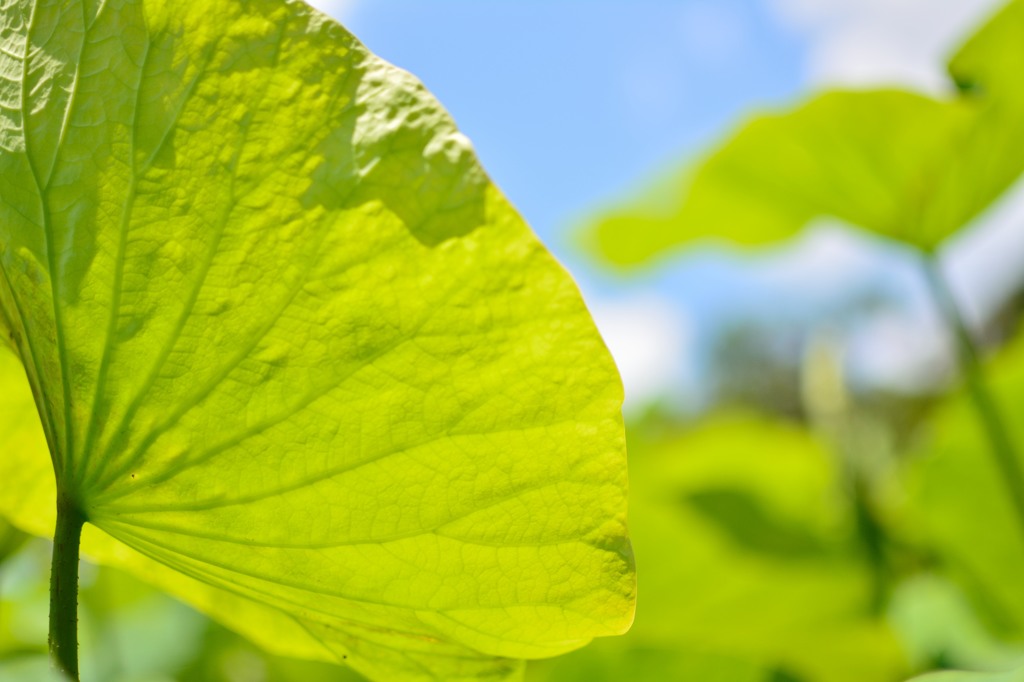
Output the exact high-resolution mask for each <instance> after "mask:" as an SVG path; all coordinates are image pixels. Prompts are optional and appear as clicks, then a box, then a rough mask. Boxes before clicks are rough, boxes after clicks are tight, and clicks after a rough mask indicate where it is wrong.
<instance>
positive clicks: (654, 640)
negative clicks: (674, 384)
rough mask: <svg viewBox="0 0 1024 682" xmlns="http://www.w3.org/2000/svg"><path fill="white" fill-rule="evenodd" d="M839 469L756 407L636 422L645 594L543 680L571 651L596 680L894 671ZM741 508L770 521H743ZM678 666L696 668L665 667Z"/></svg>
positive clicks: (824, 680)
mask: <svg viewBox="0 0 1024 682" xmlns="http://www.w3.org/2000/svg"><path fill="white" fill-rule="evenodd" d="M837 469H838V462H837V461H836V459H835V458H834V457H833V456H832V455H831V454H830V453H829V452H828V450H827V448H825V447H824V446H823V445H822V444H821V443H820V442H819V441H818V440H817V439H816V438H815V437H813V436H812V435H811V434H809V433H808V432H807V431H806V430H805V429H803V428H800V427H797V426H794V425H789V424H785V423H773V422H771V421H768V420H765V419H760V418H754V417H743V416H718V417H715V418H712V419H710V420H708V421H707V422H705V423H703V424H701V425H699V426H697V427H695V428H693V429H692V430H688V431H686V432H684V433H682V434H679V433H671V432H669V433H663V434H662V435H657V436H655V435H646V434H645V433H644V432H643V431H642V430H639V429H634V430H632V431H631V432H630V483H631V498H630V528H631V531H632V535H633V539H634V543H635V544H636V547H637V551H638V555H639V557H640V560H641V570H642V576H643V580H642V581H641V585H640V587H641V593H642V595H649V598H645V597H643V596H642V597H641V599H640V602H639V604H638V612H637V621H636V624H635V625H634V627H633V629H632V630H631V631H630V632H629V634H627V635H626V636H625V637H621V638H616V639H615V640H608V641H604V642H601V643H599V644H598V645H596V646H594V647H588V648H587V649H585V650H584V651H581V652H578V653H575V654H573V655H571V656H568V657H566V658H564V659H559V660H556V661H545V662H539V663H537V664H536V668H537V673H538V674H537V675H536V678H537V679H544V677H543V676H542V673H543V671H552V674H551V676H550V677H549V678H548V679H563V678H564V679H572V677H571V675H572V671H573V669H572V668H571V667H570V666H571V664H572V662H573V661H576V662H577V664H578V665H580V666H585V668H584V670H586V671H590V672H588V675H589V676H587V675H577V677H582V678H585V679H590V680H595V681H597V682H602V681H607V682H615V681H616V680H621V679H630V680H637V681H638V682H661V681H662V680H667V679H681V680H689V679H694V680H698V679H700V680H703V679H734V680H747V679H751V680H772V679H778V680H807V681H811V680H813V681H814V682H872V681H875V682H891V680H894V679H898V678H899V675H901V674H905V673H906V672H907V671H908V669H907V665H906V662H905V657H904V654H903V652H902V650H901V646H900V644H899V642H898V641H897V639H896V637H895V635H894V633H893V632H892V630H891V629H890V628H889V627H888V626H887V625H886V623H885V621H884V618H883V616H881V615H872V613H871V612H872V606H871V605H872V600H873V592H874V589H875V587H874V584H873V582H872V571H871V569H870V567H869V562H868V560H867V559H866V557H865V556H864V554H863V553H862V552H861V551H860V543H859V540H858V539H857V537H856V534H855V532H854V528H853V522H852V515H851V514H850V512H849V509H847V508H845V507H844V506H843V503H842V495H841V492H840V491H841V488H840V482H839V480H838V475H839V473H838V470H837ZM725 491H728V494H726V493H725ZM709 499H714V500H715V501H716V502H715V503H716V504H717V507H715V508H714V509H713V510H712V509H711V508H710V507H712V506H714V505H709V504H708V503H707V500H709ZM697 500H702V501H701V502H697V503H696V504H695V501H697ZM738 500H739V502H737V501H738ZM740 519H741V520H742V521H745V522H753V524H754V525H755V526H756V527H757V528H758V530H759V531H765V530H767V531H768V532H767V533H765V534H764V535H763V536H759V537H753V533H749V532H748V533H744V532H743V531H741V530H739V529H738V527H737V526H738V523H737V521H738V520H740ZM794 544H795V545H796V546H798V547H799V548H800V549H801V551H799V552H787V551H785V549H787V548H789V547H790V546H792V545H794ZM673 652H674V653H673ZM697 654H703V656H699V655H697ZM622 660H625V661H630V662H632V664H634V665H635V666H636V668H635V670H634V672H633V674H630V675H627V674H625V673H624V671H623V670H622V668H621V667H617V665H616V664H614V663H613V661H622ZM602 661H603V663H602ZM531 665H532V664H531ZM659 667H662V670H663V672H662V674H660V675H659V674H658V670H659ZM676 670H678V671H691V672H680V673H679V674H678V675H672V674H669V673H668V672H665V671H676ZM599 671H604V672H599ZM758 671H760V672H761V673H762V674H763V675H764V676H759V675H757V673H758ZM772 671H774V672H775V673H777V677H774V678H773V677H771V676H770V675H769V674H768V673H771V672H772ZM555 673H557V674H555ZM724 675H732V677H723V676H724Z"/></svg>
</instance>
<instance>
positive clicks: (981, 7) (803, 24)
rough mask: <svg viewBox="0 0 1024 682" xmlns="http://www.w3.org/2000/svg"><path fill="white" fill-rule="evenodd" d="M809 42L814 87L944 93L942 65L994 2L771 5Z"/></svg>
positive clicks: (781, 1) (855, 0)
mask: <svg viewBox="0 0 1024 682" xmlns="http://www.w3.org/2000/svg"><path fill="white" fill-rule="evenodd" d="M772 2H773V4H774V6H775V7H776V9H777V11H778V13H779V15H780V16H781V17H782V18H783V19H784V20H785V21H787V22H788V23H789V24H791V25H792V26H794V27H795V28H796V29H797V30H799V31H801V32H803V33H806V34H807V37H808V38H809V39H810V59H809V62H808V64H807V71H808V73H807V76H808V78H809V80H810V81H811V82H812V83H813V84H815V85H846V86H863V85H877V84H883V83H884V84H892V85H896V84H899V85H909V86H913V87H916V88H920V89H923V90H927V91H929V92H941V91H943V90H945V89H946V88H948V82H947V79H946V76H945V70H944V64H945V61H946V58H947V57H948V56H949V54H950V53H951V52H952V51H953V50H954V49H955V48H956V47H957V45H958V44H959V43H960V41H962V40H963V39H964V37H965V36H966V34H968V33H969V32H970V31H971V28H972V27H973V26H975V25H977V24H978V23H979V22H981V21H983V20H984V19H985V17H986V16H988V14H989V13H991V12H993V11H994V10H995V9H996V8H997V7H998V6H999V5H1000V4H1001V0H772Z"/></svg>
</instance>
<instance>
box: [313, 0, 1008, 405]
mask: <svg viewBox="0 0 1024 682" xmlns="http://www.w3.org/2000/svg"><path fill="white" fill-rule="evenodd" d="M314 4H317V5H319V6H320V7H321V8H322V9H325V10H326V11H328V12H329V13H331V14H333V15H335V16H336V17H337V18H339V19H340V20H341V21H342V23H344V24H345V25H346V26H347V27H348V28H349V29H350V30H352V31H353V32H354V33H355V34H356V35H357V36H359V38H360V39H361V40H362V41H363V42H364V43H366V44H367V45H368V46H369V47H370V48H371V49H372V50H373V51H375V52H376V53H378V54H379V55H381V56H383V57H384V58H386V59H388V60H389V61H391V62H393V63H395V64H397V65H399V66H401V67H403V68H405V69H407V70H409V71H411V72H413V73H414V74H415V75H417V76H418V77H419V78H420V79H421V80H423V81H424V83H425V84H426V85H427V87H428V88H429V89H430V90H431V91H432V92H434V94H435V95H437V96H438V98H439V99H440V100H441V101H442V102H443V103H444V104H445V106H446V107H447V108H448V109H449V111H450V112H451V113H452V115H453V116H454V117H455V119H456V121H457V122H458V124H459V126H460V127H461V128H462V130H463V131H464V132H465V133H466V134H467V135H468V136H469V137H470V139H471V140H473V142H474V144H475V146H476V148H477V151H478V154H479V156H480V158H481V160H482V161H483V163H484V165H485V167H486V168H487V169H488V171H489V172H490V174H491V175H492V177H493V178H494V179H495V181H496V182H497V183H498V185H499V186H500V187H502V189H503V190H504V191H505V193H506V194H507V195H508V196H509V198H510V199H511V200H512V201H513V203H515V204H516V205H517V206H518V207H519V209H520V210H521V211H522V213H523V214H524V216H525V217H526V218H527V220H528V221H529V222H530V224H531V225H532V226H533V228H534V229H535V230H536V231H537V233H538V234H539V235H540V237H541V238H542V239H543V240H544V241H545V243H546V244H547V245H548V246H549V247H550V248H551V249H552V250H553V251H554V252H555V253H556V255H558V257H559V258H560V259H561V260H562V261H563V262H564V263H565V264H566V265H567V267H568V268H569V269H570V271H571V272H572V273H573V275H574V276H575V277H576V279H577V281H579V283H580V285H581V287H582V288H583V290H584V292H585V294H586V296H587V300H588V303H589V304H590V306H591V308H592V310H593V311H594V313H595V316H596V318H597V320H598V323H599V325H600V326H601V329H602V332H603V333H604V334H605V338H606V340H607V341H608V343H609V345H610V346H611V348H612V351H613V353H615V355H616V358H617V360H618V361H619V364H620V368H621V369H622V370H623V374H624V377H625V380H626V385H627V394H629V396H630V398H631V399H632V400H633V401H634V402H639V401H641V400H642V399H644V398H646V397H648V396H650V395H653V394H656V393H658V392H659V391H663V390H669V389H678V388H679V387H680V386H683V387H684V389H685V390H698V388H695V387H699V384H701V383H702V379H703V378H704V377H703V374H702V369H703V366H704V364H705V363H704V362H703V358H704V357H706V354H707V352H708V347H709V344H712V343H714V340H715V331H716V329H718V328H719V327H720V326H721V325H722V324H723V323H724V322H727V321H728V320H730V319H735V318H737V317H741V316H749V315H753V316H757V315H769V316H770V315H778V314H780V313H779V311H783V312H782V314H786V315H791V316H796V317H801V316H803V317H812V316H814V315H815V314H817V313H818V312H819V311H820V310H821V309H823V308H828V307H829V306H834V305H836V303H837V301H841V300H842V299H843V298H844V297H848V296H850V295H851V293H853V292H855V291H856V290H858V288H864V287H866V286H874V285H875V284H876V283H877V282H879V281H881V282H883V283H884V286H886V287H889V288H891V289H892V290H894V291H896V292H897V293H898V294H899V296H902V297H903V298H905V299H906V300H907V313H906V314H905V315H903V318H902V319H901V320H896V321H895V322H894V321H893V320H892V319H887V320H883V321H882V322H881V331H880V332H879V333H878V334H875V335H874V336H872V334H870V333H868V334H866V335H863V334H862V336H865V340H863V343H862V345H865V347H866V349H867V350H865V349H863V348H862V349H860V351H859V352H860V355H862V356H865V357H867V358H868V360H869V362H868V365H870V364H871V363H872V362H873V363H875V364H876V365H878V367H880V368H881V370H880V371H882V372H883V373H886V374H888V375H894V373H893V368H894V367H901V368H904V369H906V368H905V367H903V366H904V365H906V364H907V362H906V358H904V357H901V356H900V351H899V348H900V347H901V345H903V346H905V345H908V344H911V343H913V344H915V349H914V351H913V353H912V354H911V358H910V359H911V360H913V361H914V362H916V363H917V365H919V366H918V367H917V368H916V370H915V368H914V367H910V370H911V371H910V374H911V375H912V374H913V373H914V371H917V372H918V373H920V372H921V371H924V372H928V371H929V363H934V362H938V361H940V360H941V359H942V358H941V356H942V354H943V353H944V352H945V350H944V348H943V347H942V344H941V343H940V344H938V345H937V346H936V347H935V348H933V349H932V350H931V351H928V352H923V351H922V349H921V348H922V347H921V345H920V343H918V342H917V341H915V340H914V336H915V334H916V335H918V336H920V333H921V329H922V328H932V329H933V328H934V327H935V326H936V324H937V322H936V321H935V320H934V316H933V315H930V313H929V311H928V306H927V305H926V304H925V303H922V301H923V300H924V293H923V291H922V290H921V287H920V282H919V281H918V280H917V278H916V273H914V272H913V266H912V265H908V258H907V255H906V254H905V253H900V252H898V251H897V252H893V251H891V250H889V249H886V248H884V247H879V246H878V245H877V244H873V243H871V242H867V241H864V240H861V239H857V238H856V237H851V236H850V235H849V234H848V233H845V232H841V231H837V230H826V231H824V232H819V233H814V234H810V235H808V237H807V238H806V239H804V240H803V241H802V242H800V243H798V244H797V245H796V246H795V247H794V248H791V249H789V250H788V251H786V252H780V253H778V254H777V255H776V256H774V257H770V258H768V259H766V260H765V261H763V262H759V263H757V264H755V265H754V266H753V267H752V266H751V264H750V262H749V259H743V258H738V257H735V256H730V255H728V254H725V255H723V254H707V253H705V254H703V255H701V254H698V255H696V256H691V257H689V258H686V259H685V260H684V261H680V262H676V263H673V264H671V265H670V266H669V267H666V268H664V269H663V270H661V271H659V272H656V273H648V274H646V275H645V276H643V277H641V278H638V279H633V280H625V279H622V278H618V277H613V276H610V275H609V274H607V273H605V272H604V271H602V270H601V269H600V268H597V267H594V266H593V264H591V263H589V262H588V261H587V260H586V259H584V258H582V257H581V255H580V254H579V253H578V251H577V250H576V249H575V248H574V246H573V241H572V238H571V235H572V231H573V229H574V228H575V227H576V226H578V224H579V223H580V222H581V221H582V220H583V219H585V217H586V216H587V215H588V214H589V213H592V212H594V211H596V210H599V209H600V208H601V207H602V206H608V205H611V204H614V203H615V202H616V201H617V200H619V199H622V198H624V197H627V196H629V194H630V193H631V192H633V191H635V190H637V189H639V188H641V187H642V186H643V185H644V183H645V182H646V181H647V180H648V179H650V178H653V177H655V176H656V175H657V174H658V172H659V171H662V170H665V169H668V168H672V167H675V166H678V165H679V164H681V163H683V162H684V160H685V159H686V158H688V157H690V156H692V155H693V154H694V153H695V152H697V151H699V150H700V149H701V148H702V147H703V146H706V145H709V144H711V143H712V142H713V141H714V140H715V138H716V137H717V136H719V135H721V134H723V133H724V132H726V131H728V130H729V129H730V128H732V127H733V126H734V125H735V124H736V123H737V121H739V120H741V119H742V117H744V116H747V115H750V114H751V112H756V111H757V110H759V109H763V108H765V107H771V106H779V105H784V104H785V103H787V102H790V101H792V100H793V99H794V98H797V97H800V96H802V94H804V93H806V92H807V91H809V90H812V89H815V88H819V87H822V86H824V85H831V84H841V85H855V86H860V85H875V84H899V85H904V86H909V87H914V88H917V89H922V90H926V91H929V92H933V93H936V92H941V91H942V89H943V88H944V87H945V85H946V83H945V79H944V75H943V70H942V64H943V57H944V55H945V54H947V53H948V52H949V51H950V50H951V49H952V48H953V47H954V46H955V44H956V41H957V40H958V37H959V36H960V35H963V34H964V32H965V31H967V30H969V27H970V26H971V25H972V24H974V23H976V22H977V21H979V20H981V19H982V18H983V17H984V15H985V14H986V13H987V12H990V11H991V10H992V8H993V7H995V6H996V5H997V4H998V0H675V1H673V0H631V1H629V2H626V1H624V0H619V1H613V0H589V1H584V0H486V1H485V0H429V1H428V0H315V2H314ZM1021 206H1022V207H1024V202H1021ZM1011 213H1012V211H1011ZM1004 232H1005V230H1004ZM1011 237H1016V242H1017V243H1024V240H1021V239H1020V238H1019V233H1016V234H1015V235H1011ZM1005 242H1006V239H1005V238H1004V239H1003V240H1002V242H1000V240H999V238H996V239H995V240H994V241H993V239H990V238H984V239H975V240H974V243H972V244H973V245H972V244H968V245H967V247H966V248H963V249H958V250H957V253H956V254H954V257H953V258H951V259H950V260H953V261H957V263H953V264H952V265H951V269H952V270H954V271H956V272H954V275H955V276H956V274H957V273H959V275H960V276H959V281H960V284H959V285H958V287H959V288H960V289H961V290H963V292H964V296H965V298H966V299H968V303H969V304H973V305H974V307H975V308H979V309H983V308H984V307H985V305H993V303H991V301H995V300H997V299H998V298H999V295H1000V292H1001V289H1000V288H999V286H997V285H998V284H999V283H998V282H997V285H992V284H991V283H989V285H988V289H991V290H992V291H987V290H986V289H985V286H981V285H975V284H974V281H975V280H977V278H976V277H973V276H972V275H971V271H972V268H974V270H977V269H978V266H979V263H983V262H985V263H987V261H988V260H990V258H989V257H990V255H991V254H992V253H1009V254H1010V255H1015V256H1018V257H1019V256H1024V254H1022V253H1021V250H1020V249H1016V250H1015V251H1014V250H1013V249H1010V250H1009V251H1007V249H1006V248H1004V246H1005ZM1014 262H1016V261H1014ZM972 263H973V265H972ZM954 278H956V277H954ZM810 282H813V283H814V284H813V286H811V287H809V286H808V283H810ZM954 284H956V282H954ZM1003 288H1004V289H1005V286H1003ZM986 291H987V293H986ZM986 296H987V297H988V299H991V301H989V302H988V303H986V300H987V299H986V298H985V297H986ZM769 311H770V312H769ZM977 314H978V315H982V314H984V311H983V310H982V312H978V313H977ZM937 336H940V335H937V334H934V333H933V334H931V337H933V338H935V337H937ZM932 345H935V344H932ZM894 348H895V349H896V350H893V349H894ZM872 349H873V350H872ZM855 354H856V353H855ZM894 354H895V355H894ZM903 355H904V356H906V355H907V353H903ZM911 364H913V363H911ZM868 369H869V370H870V367H868ZM869 373H870V372H869ZM896 374H898V372H897V373H896ZM912 378H913V377H911V379H912Z"/></svg>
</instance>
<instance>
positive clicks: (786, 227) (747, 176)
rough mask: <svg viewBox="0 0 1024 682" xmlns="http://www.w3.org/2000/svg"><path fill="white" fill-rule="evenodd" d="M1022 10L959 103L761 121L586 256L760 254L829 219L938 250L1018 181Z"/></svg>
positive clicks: (605, 223)
mask: <svg viewBox="0 0 1024 682" xmlns="http://www.w3.org/2000/svg"><path fill="white" fill-rule="evenodd" d="M1022 7H1024V3H1022V2H1014V3H1012V5H1011V6H1010V7H1009V8H1008V9H1007V10H1006V11H1005V12H1003V13H1002V14H1000V15H998V16H997V17H996V18H995V19H993V21H992V22H991V23H990V24H988V25H987V26H985V27H984V29H983V30H982V31H981V32H980V33H979V34H978V36H977V37H976V38H975V39H973V40H972V41H970V42H969V43H968V45H967V46H966V47H965V48H964V50H963V52H961V53H960V54H959V55H958V56H957V57H956V58H955V59H954V60H953V62H952V64H951V67H950V68H951V73H952V74H953V76H954V78H955V79H956V80H957V82H958V83H960V84H961V85H962V86H964V87H965V90H964V91H962V92H959V93H956V94H955V95H954V96H951V97H949V98H944V99H932V98H929V97H925V96H922V95H917V94H913V93H909V92H903V91H888V90H878V91H863V92H859V91H852V92H844V91H836V92H829V93H825V94H822V95H819V96H817V97H814V98H813V99H811V100H810V101H808V102H806V103H804V104H801V105H799V106H797V107H795V108H793V109H791V110H788V111H783V112H780V113H772V114H768V115H764V116H760V117H756V118H754V119H753V120H751V121H749V122H748V123H746V124H745V125H743V126H741V127H740V129H739V130H738V131H737V132H736V133H735V134H733V135H732V136H730V137H729V138H727V139H726V140H725V141H724V142H723V143H722V144H721V146H719V147H717V148H715V149H713V150H712V151H711V152H710V153H709V154H708V155H707V156H706V157H705V158H703V159H702V160H700V162H699V163H697V164H696V166H695V167H693V168H692V169H688V170H687V171H686V172H684V173H678V174H677V175H676V176H674V177H670V178H668V179H663V180H661V181H659V182H658V183H657V189H656V190H655V191H653V192H651V193H649V194H648V195H646V196H644V197H641V198H639V199H638V200H637V201H636V202H634V203H632V204H628V205H626V206H625V207H623V208H619V209H615V210H612V211H610V212H608V213H607V214H605V215H603V216H601V217H600V218H599V219H597V220H596V221H595V222H594V223H593V224H592V225H590V226H589V227H588V228H587V230H586V232H585V233H584V239H585V242H586V245H587V246H588V248H589V249H590V250H591V251H592V252H594V253H596V254H597V255H598V256H599V257H600V258H601V259H602V260H604V261H606V262H608V263H611V264H614V265H619V266H631V265H637V264H641V263H644V262H646V261H648V260H650V259H651V258H653V257H655V256H658V255H660V254H663V253H664V252H666V251H668V250H671V249H672V248H673V247H677V246H679V245H682V244H687V243H691V242H693V241H695V240H698V241H699V240H708V239H719V240H724V241H727V242H729V243H732V244H737V245H741V246H758V245H764V244H770V243H773V242H777V241H780V240H784V239H787V238H789V237H792V236H793V235H795V234H796V233H798V232H799V231H800V230H802V229H804V228H805V227H807V226H808V225H809V224H810V223H812V222H813V221H815V220H818V219H832V220H838V221H841V222H843V223H846V224H849V225H852V226H855V227H858V228H861V229H864V230H868V231H871V232H874V233H877V234H880V235H883V236H885V237H889V238H892V239H896V240H900V241H903V242H906V243H908V244H911V245H913V246H917V247H920V248H922V249H925V250H931V249H934V248H935V247H936V246H938V245H939V244H940V243H941V242H942V241H943V240H945V239H946V238H947V237H949V236H950V235H951V234H953V233H954V232H956V231H957V230H959V229H961V228H962V227H964V226H966V225H967V224H968V223H969V222H970V221H971V220H973V219H974V218H976V217H977V216H978V215H980V214H981V213H982V212H983V211H984V210H985V209H986V208H988V207H989V206H990V205H991V204H992V202H994V201H995V200H996V199H997V198H998V197H999V196H1000V195H1001V194H1003V193H1004V192H1005V191H1006V190H1007V189H1008V188H1009V187H1010V186H1011V185H1012V184H1013V183H1014V181H1016V179H1017V178H1018V177H1019V176H1020V174H1021V172H1024V157H1022V156H1021V155H1020V154H1014V153H1011V152H1010V151H1009V150H1013V149H1019V148H1021V146H1022V145H1024V125H1021V122H1022V121H1024V97H1021V96H1020V93H1021V89H1020V88H1019V87H1018V84H1017V80H1018V79H1019V74H1020V72H1021V68H1022V65H1024V48H1021V47H1020V46H1021V45H1024V9H1022ZM972 83H973V84H975V85H976V86H977V87H974V88H969V87H967V86H968V85H969V84H972Z"/></svg>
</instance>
